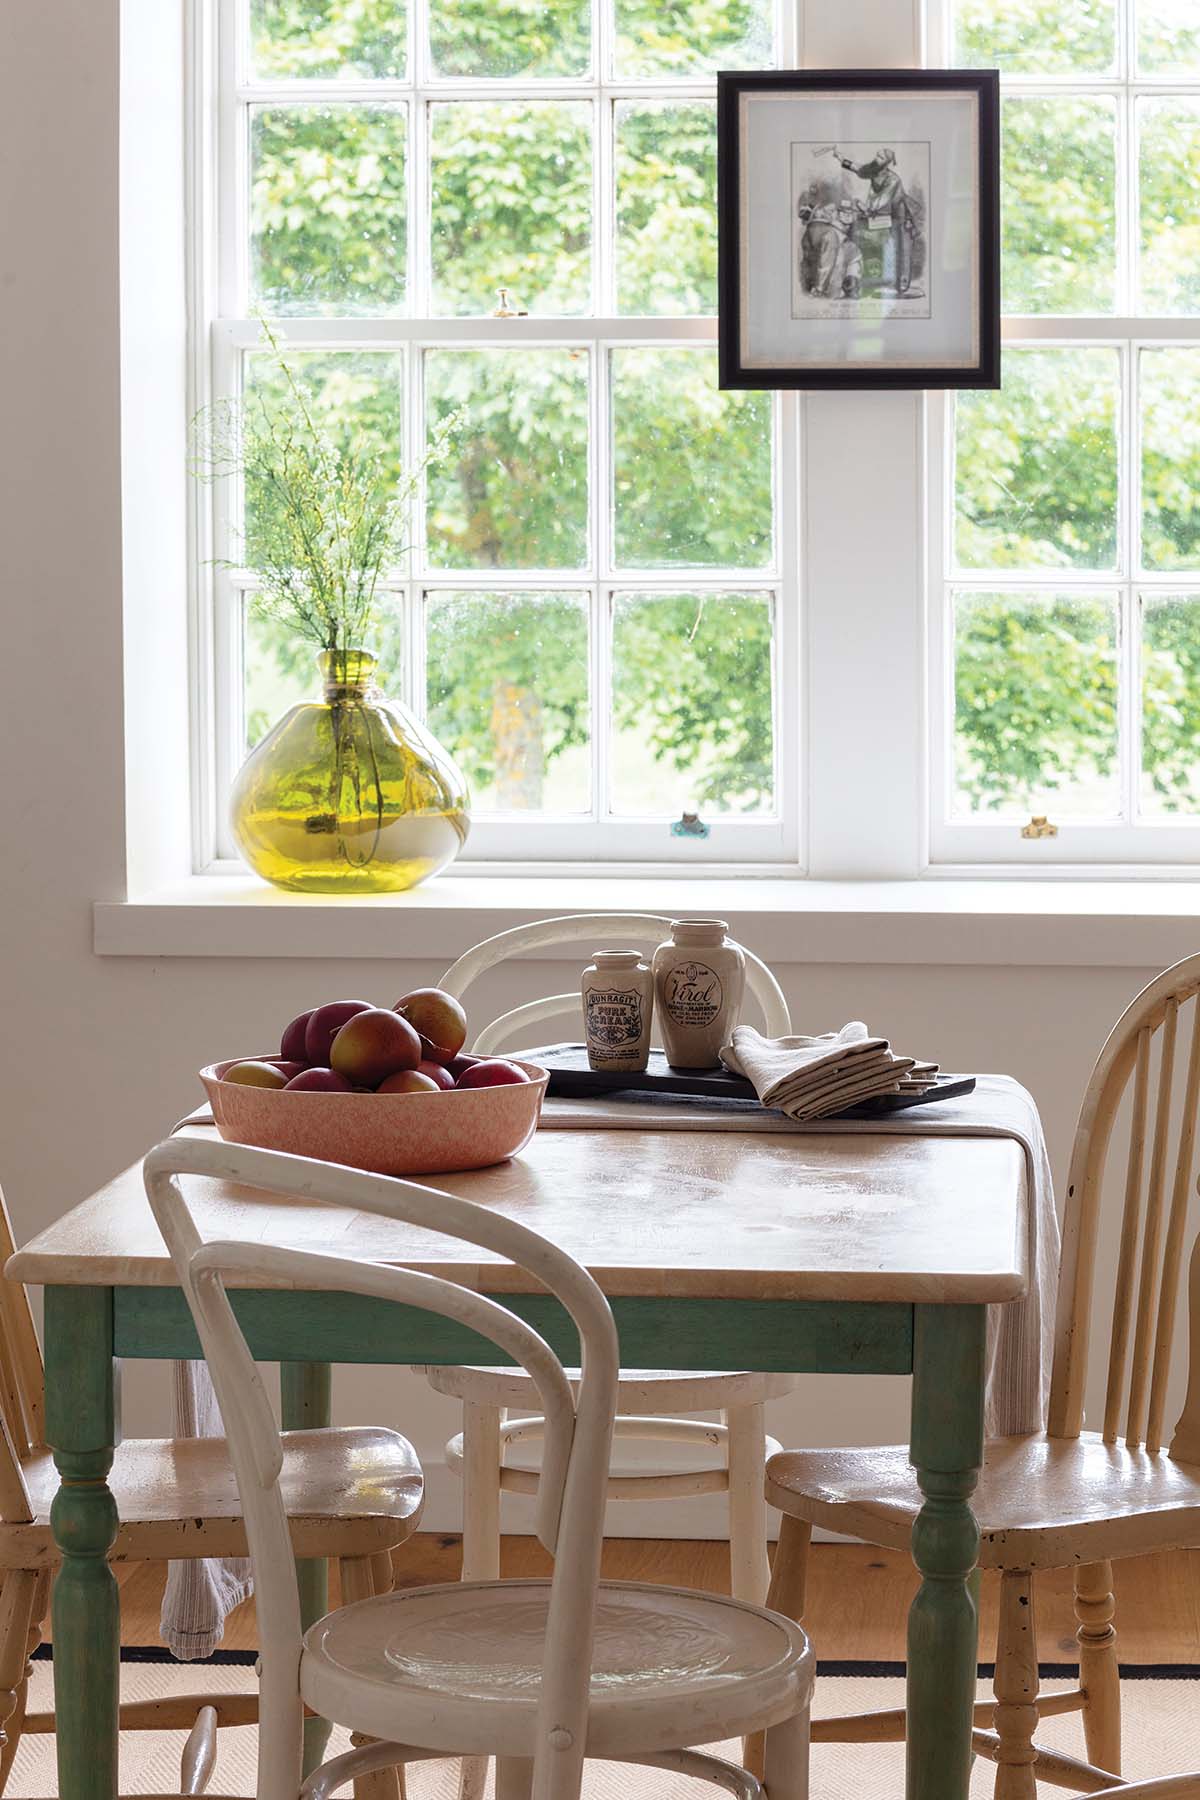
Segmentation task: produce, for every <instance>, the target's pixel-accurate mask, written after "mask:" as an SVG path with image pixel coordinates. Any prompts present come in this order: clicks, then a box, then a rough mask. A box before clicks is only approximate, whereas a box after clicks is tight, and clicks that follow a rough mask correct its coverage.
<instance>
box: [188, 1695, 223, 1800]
mask: <svg viewBox="0 0 1200 1800" xmlns="http://www.w3.org/2000/svg"><path fill="white" fill-rule="evenodd" d="M216 1766H217V1713H216V1708H215V1707H212V1706H202V1707H201V1708H200V1711H199V1712H198V1713H197V1714H196V1723H195V1724H194V1725H193V1726H192V1729H191V1730H190V1731H189V1732H188V1735H187V1742H186V1743H185V1744H184V1746H183V1755H182V1757H181V1758H180V1761H179V1792H180V1794H181V1795H187V1796H191V1795H195V1794H202V1793H203V1792H204V1790H205V1788H206V1787H207V1786H208V1784H209V1782H210V1781H211V1780H212V1772H213V1770H214V1769H215V1768H216Z"/></svg>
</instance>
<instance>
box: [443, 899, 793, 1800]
mask: <svg viewBox="0 0 1200 1800" xmlns="http://www.w3.org/2000/svg"><path fill="white" fill-rule="evenodd" d="M670 928H671V921H670V919H668V918H665V917H663V918H660V917H659V916H658V915H656V914H654V913H624V914H612V913H574V914H566V915H564V916H561V917H558V918H553V919H544V920H541V921H540V922H538V923H535V924H532V925H518V926H516V927H515V928H514V929H513V930H511V931H503V932H501V933H500V934H499V935H498V936H496V937H492V938H488V939H487V940H486V941H485V942H484V943H482V944H477V945H476V946H475V948H474V949H472V950H468V951H467V952H466V954H465V955H463V956H460V957H459V959H458V961H457V962H456V963H455V964H454V965H453V967H452V968H450V969H448V970H447V971H446V973H445V974H444V975H443V976H442V978H441V980H440V981H439V983H438V986H439V987H441V988H443V989H444V990H445V991H446V992H447V993H450V994H453V995H455V996H456V998H458V999H462V998H463V996H464V995H465V994H466V993H467V990H468V989H469V988H470V987H471V985H472V984H473V983H474V982H475V981H477V980H478V979H479V977H480V976H481V975H484V974H486V972H487V971H488V970H489V969H493V968H495V967H496V966H497V965H498V964H500V963H503V962H506V961H508V959H509V958H510V957H512V956H518V955H524V954H528V953H529V952H530V951H535V950H541V949H546V948H549V947H551V946H554V945H559V944H562V945H566V944H579V945H583V946H585V947H586V949H587V950H589V951H590V950H591V948H592V946H593V945H594V944H597V943H603V942H605V941H607V940H609V939H618V940H620V942H621V943H622V944H623V945H630V946H633V947H635V948H641V947H646V948H649V947H651V946H653V945H655V944H658V943H660V942H661V941H662V940H663V939H664V938H665V937H666V936H668V935H669V932H670ZM745 954H746V982H747V987H748V989H749V991H750V993H751V995H752V996H753V998H754V1000H755V1001H756V1002H757V1004H758V1007H759V1010H760V1012H761V1015H762V1020H763V1026H764V1029H765V1030H766V1031H767V1033H768V1034H769V1035H770V1036H772V1037H780V1036H782V1035H783V1034H784V1033H786V1032H788V1031H790V1030H791V1020H790V1018H789V1015H788V1007H787V1001H786V1000H785V999H784V997H783V993H782V990H781V989H780V987H779V984H778V982H777V981H776V980H775V977H774V976H773V975H772V974H771V971H770V970H769V969H768V968H767V966H766V964H765V963H763V962H761V961H760V960H759V958H758V957H756V956H754V955H752V954H751V953H750V952H749V951H746V953H745ZM579 1010H580V1000H579V992H578V990H576V991H575V992H574V993H570V994H555V995H551V996H549V997H548V998H546V999H541V1000H531V1001H526V1002H525V1003H524V1004H523V1005H521V1006H518V1007H515V1008H514V1009H513V1010H512V1011H510V1012H506V1013H504V1014H503V1015H502V1016H501V1017H500V1018H498V1019H495V1020H494V1021H493V1022H492V1024H490V1025H487V1026H485V1027H484V1029H483V1030H482V1031H480V1032H478V1033H477V1034H476V1037H475V1040H474V1042H473V1044H472V1046H471V1048H472V1050H473V1052H474V1053H475V1054H476V1055H478V1056H486V1055H491V1054H492V1053H493V1052H495V1051H498V1050H500V1049H501V1047H502V1046H503V1045H505V1044H512V1043H516V1044H518V1045H519V1044H520V1043H521V1042H522V1041H524V1042H525V1043H526V1044H527V1043H528V1042H529V1041H530V1038H529V1033H530V1032H531V1030H532V1029H533V1027H534V1026H537V1025H540V1024H541V1023H542V1022H543V1021H544V1020H547V1019H550V1018H554V1017H558V1016H561V1015H563V1014H565V1013H573V1014H574V1015H575V1018H576V1021H578V1018H579ZM418 1372H419V1373H420V1374H423V1375H425V1376H427V1377H428V1379H429V1381H430V1383H431V1385H432V1386H433V1387H434V1388H435V1389H436V1390H437V1392H438V1393H441V1394H448V1395H450V1396H451V1397H452V1398H454V1399H456V1400H459V1401H461V1402H462V1406H463V1429H462V1432H461V1433H460V1434H459V1435H458V1436H456V1437H453V1438H451V1440H450V1442H449V1443H448V1444H447V1446H446V1462H447V1464H448V1466H449V1467H450V1468H451V1469H453V1470H454V1471H455V1472H456V1473H461V1475H462V1477H463V1484H464V1488H463V1578H464V1580H490V1579H492V1578H494V1577H495V1576H497V1575H499V1573H500V1495H501V1492H502V1491H503V1492H506V1493H516V1494H529V1493H532V1492H533V1491H534V1488H535V1486H536V1483H537V1476H536V1474H535V1473H534V1472H533V1471H531V1470H529V1469H523V1468H514V1467H512V1466H511V1465H510V1464H509V1463H508V1462H506V1453H507V1451H508V1450H509V1449H510V1448H511V1447H512V1446H514V1445H516V1444H520V1443H526V1442H528V1441H530V1440H531V1439H535V1438H537V1437H539V1436H540V1434H541V1430H542V1422H541V1420H540V1418H539V1417H538V1416H537V1409H536V1404H535V1401H536V1396H535V1395H534V1392H533V1388H532V1386H531V1384H530V1382H529V1381H528V1379H527V1378H526V1377H525V1376H523V1375H522V1374H521V1373H520V1372H519V1371H517V1370H513V1369H464V1368H439V1369H434V1368H421V1369H420V1370H419V1371H418ZM795 1385H796V1382H795V1377H794V1376H791V1375H762V1374H751V1373H747V1372H734V1373H729V1374H713V1375H709V1374H673V1373H670V1372H669V1371H651V1370H641V1371H628V1372H624V1373H623V1374H622V1376H621V1381H620V1385H619V1388H618V1391H617V1423H616V1435H617V1437H618V1438H620V1439H623V1440H637V1441H640V1442H642V1443H645V1442H646V1441H653V1442H659V1443H669V1444H672V1445H675V1446H679V1445H692V1446H696V1447H697V1448H703V1449H705V1450H707V1451H708V1452H710V1453H711V1452H713V1451H715V1452H716V1453H717V1454H718V1456H719V1458H720V1462H719V1464H714V1463H713V1462H712V1461H711V1460H709V1461H708V1462H707V1463H706V1464H702V1465H701V1466H699V1467H694V1468H690V1469H682V1470H681V1469H679V1468H677V1467H676V1468H671V1469H659V1470H654V1469H648V1470H646V1471H644V1472H639V1473H636V1474H617V1473H610V1475H609V1478H608V1487H607V1490H606V1491H607V1497H608V1499H610V1500H679V1499H681V1498H684V1497H688V1496H691V1495H695V1494H715V1493H726V1494H728V1496H729V1548H730V1576H731V1583H730V1585H731V1591H732V1592H733V1594H734V1596H735V1598H737V1599H739V1600H747V1601H749V1602H751V1603H752V1604H754V1605H758V1606H761V1605H762V1603H763V1601H764V1599H765V1598H766V1593H767V1583H768V1580H769V1574H770V1571H769V1564H768V1560H767V1518H766V1508H765V1506H764V1504H763V1499H762V1492H763V1475H764V1470H765V1464H766V1458H767V1455H768V1453H769V1452H771V1451H775V1450H778V1449H779V1445H778V1444H777V1443H776V1442H775V1441H774V1439H768V1438H767V1437H766V1433H765V1426H764V1421H763V1406H764V1403H765V1402H766V1401H768V1400H774V1399H777V1398H779V1397H780V1396H782V1395H784V1394H788V1393H790V1392H791V1391H792V1390H793V1388H794V1387H795ZM712 1412H718V1413H720V1414H721V1415H722V1418H721V1423H719V1424H715V1423H711V1422H709V1421H708V1420H703V1419H696V1418H683V1417H681V1416H680V1415H681V1414H686V1413H712ZM510 1414H511V1415H515V1416H510ZM468 1785H469V1786H471V1785H473V1786H478V1781H477V1780H476V1781H475V1782H474V1783H473V1784H470V1783H469V1784H468Z"/></svg>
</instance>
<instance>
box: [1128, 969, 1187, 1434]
mask: <svg viewBox="0 0 1200 1800" xmlns="http://www.w3.org/2000/svg"><path fill="white" fill-rule="evenodd" d="M1178 1021H1179V1001H1178V999H1177V998H1176V997H1175V995H1172V996H1171V997H1170V999H1169V1000H1168V1001H1167V1006H1166V1015H1165V1017H1164V1020H1163V1035H1162V1049H1161V1052H1160V1054H1159V1063H1158V1099H1157V1102H1156V1104H1155V1109H1154V1144H1153V1148H1152V1150H1151V1153H1150V1187H1149V1191H1148V1193H1147V1196H1146V1222H1145V1229H1144V1231H1143V1234H1142V1266H1141V1273H1140V1279H1139V1282H1138V1302H1137V1324H1136V1326H1135V1328H1134V1337H1133V1367H1132V1370H1131V1372H1130V1378H1129V1410H1128V1412H1127V1413H1126V1415H1125V1441H1126V1443H1127V1444H1128V1445H1129V1446H1130V1448H1131V1449H1133V1448H1136V1447H1137V1445H1139V1444H1140V1443H1141V1442H1142V1439H1143V1438H1144V1436H1145V1430H1146V1401H1147V1395H1148V1389H1149V1382H1150V1338H1151V1332H1152V1330H1153V1325H1154V1312H1155V1301H1156V1299H1157V1289H1158V1279H1157V1278H1158V1255H1159V1244H1160V1242H1161V1239H1162V1216H1163V1189H1164V1186H1165V1183H1166V1169H1167V1134H1168V1131H1169V1128H1170V1123H1171V1086H1172V1083H1173V1080H1174V1075H1175V1037H1176V1030H1177V1026H1178Z"/></svg>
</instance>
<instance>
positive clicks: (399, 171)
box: [250, 105, 408, 316]
mask: <svg viewBox="0 0 1200 1800" xmlns="http://www.w3.org/2000/svg"><path fill="white" fill-rule="evenodd" d="M407 123H408V121H407V116H406V113H405V109H404V108H403V107H402V106H340V105H337V106H271V107H263V106H256V107H252V108H251V109H250V183H251V193H250V202H251V204H250V211H251V228H250V268H251V291H252V293H253V296H254V299H255V300H256V301H257V302H258V303H259V304H260V305H261V306H263V307H264V308H265V309H266V310H267V311H268V312H271V313H276V314H279V315H282V316H289V315H299V314H306V313H307V314H311V313H321V314H339V313H342V314H351V315H353V314H363V313H387V312H395V311H397V310H398V309H399V308H401V307H402V306H403V304H404V278H405V266H404V265H405V229H406V226H405V221H406V202H405V191H404V155H405V137H406V132H407Z"/></svg>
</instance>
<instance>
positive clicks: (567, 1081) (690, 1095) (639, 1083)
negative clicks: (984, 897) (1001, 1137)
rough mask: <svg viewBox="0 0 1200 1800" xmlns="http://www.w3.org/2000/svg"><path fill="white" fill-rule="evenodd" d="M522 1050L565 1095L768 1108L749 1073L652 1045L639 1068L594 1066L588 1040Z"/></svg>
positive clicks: (949, 1093)
mask: <svg viewBox="0 0 1200 1800" xmlns="http://www.w3.org/2000/svg"><path fill="white" fill-rule="evenodd" d="M520 1054H521V1058H522V1060H528V1061H529V1062H533V1063H540V1064H541V1066H542V1068H544V1069H547V1070H548V1071H549V1074H550V1085H549V1088H548V1089H547V1092H549V1093H551V1094H557V1095H559V1096H560V1097H561V1098H563V1099H570V1100H595V1099H597V1098H598V1097H599V1096H600V1095H602V1094H606V1095H615V1096H619V1097H620V1098H621V1099H622V1100H641V1101H645V1102H647V1103H648V1104H650V1105H653V1104H654V1103H655V1102H656V1101H660V1102H661V1101H664V1100H677V1099H680V1098H685V1099H688V1100H690V1101H695V1102H704V1103H707V1106H708V1107H709V1108H713V1109H716V1110H719V1111H721V1112H726V1111H735V1110H736V1111H738V1112H742V1111H747V1112H748V1111H757V1112H761V1111H762V1110H763V1108H762V1106H761V1105H760V1102H759V1098H758V1095H757V1094H756V1093H755V1091H754V1087H753V1084H752V1083H751V1082H749V1081H747V1080H746V1078H745V1077H744V1076H743V1075H731V1074H730V1072H729V1070H728V1069H676V1068H673V1067H672V1065H671V1064H670V1063H669V1062H668V1061H667V1059H666V1056H665V1055H664V1053H663V1052H662V1051H661V1050H652V1051H651V1052H650V1061H649V1064H648V1065H647V1067H646V1068H645V1069H642V1070H638V1071H637V1072H636V1073H631V1072H629V1071H627V1070H620V1071H618V1072H616V1073H613V1072H611V1071H609V1070H607V1069H593V1068H591V1067H590V1066H589V1064H588V1056H587V1046H586V1045H584V1044H546V1045H544V1046H543V1047H542V1048H541V1049H539V1050H522V1051H521V1052H520ZM974 1086H975V1077H974V1076H973V1075H939V1076H938V1077H937V1080H936V1082H935V1084H934V1086H933V1087H931V1088H928V1089H926V1091H925V1092H924V1093H923V1094H880V1095H879V1096H878V1097H877V1098H876V1099H874V1100H863V1101H860V1102H859V1104H858V1105H857V1106H850V1107H847V1108H846V1110H845V1112H841V1113H836V1114H831V1115H830V1116H831V1117H834V1118H839V1119H874V1118H879V1117H880V1116H881V1115H882V1114H885V1113H894V1112H904V1111H906V1110H907V1109H908V1108H909V1107H910V1106H932V1105H934V1104H935V1103H936V1102H937V1101H939V1100H953V1099H955V1098H957V1096H958V1095H960V1094H969V1093H971V1092H972V1090H973V1089H974ZM703 1110H705V1108H704V1106H703V1105H698V1106H697V1111H703ZM768 1110H772V1111H773V1110H774V1109H773V1108H770V1109H768Z"/></svg>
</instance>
